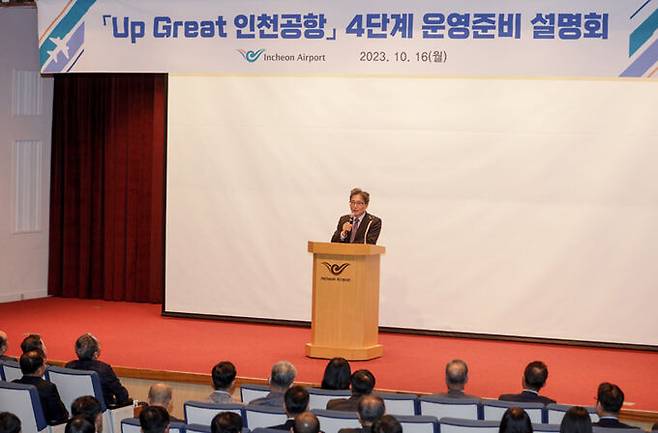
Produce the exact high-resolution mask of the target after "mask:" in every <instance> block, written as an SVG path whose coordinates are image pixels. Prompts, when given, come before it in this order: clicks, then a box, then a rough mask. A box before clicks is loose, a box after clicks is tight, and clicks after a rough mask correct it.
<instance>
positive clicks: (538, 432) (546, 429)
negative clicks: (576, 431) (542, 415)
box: [532, 423, 560, 433]
mask: <svg viewBox="0 0 658 433" xmlns="http://www.w3.org/2000/svg"><path fill="white" fill-rule="evenodd" d="M532 431H533V432H534V433H554V432H559V431H560V424H535V423H532Z"/></svg>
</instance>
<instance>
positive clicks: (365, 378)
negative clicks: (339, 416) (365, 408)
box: [327, 370, 375, 412]
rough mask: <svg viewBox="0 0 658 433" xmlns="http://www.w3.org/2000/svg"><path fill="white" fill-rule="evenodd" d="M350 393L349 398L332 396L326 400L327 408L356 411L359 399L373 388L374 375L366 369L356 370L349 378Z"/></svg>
mask: <svg viewBox="0 0 658 433" xmlns="http://www.w3.org/2000/svg"><path fill="white" fill-rule="evenodd" d="M350 385H351V386H350V388H351V390H352V395H351V396H350V397H349V398H334V399H332V400H329V401H328V402H327V409H330V410H344V411H348V412H356V411H357V410H358V406H359V399H360V398H361V397H362V396H364V395H369V394H370V393H372V390H373V389H374V388H375V376H374V375H373V374H372V373H371V372H370V371H368V370H357V371H355V372H354V373H352V377H351V378H350Z"/></svg>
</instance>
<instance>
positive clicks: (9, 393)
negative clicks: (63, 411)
mask: <svg viewBox="0 0 658 433" xmlns="http://www.w3.org/2000/svg"><path fill="white" fill-rule="evenodd" d="M0 412H11V413H13V414H14V415H16V416H17V417H18V418H19V419H20V420H21V424H22V431H23V433H28V432H29V433H32V432H37V433H63V432H64V427H65V424H58V425H55V426H49V425H48V423H47V421H46V417H45V416H44V414H43V408H42V406H41V400H39V393H38V392H37V389H36V387H34V386H32V385H23V384H19V383H10V382H0Z"/></svg>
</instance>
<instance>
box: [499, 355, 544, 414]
mask: <svg viewBox="0 0 658 433" xmlns="http://www.w3.org/2000/svg"><path fill="white" fill-rule="evenodd" d="M546 379H548V368H547V367H546V364H544V363H543V362H541V361H533V362H531V363H530V364H528V365H527V366H526V368H525V371H524V372H523V379H522V383H523V388H524V389H523V391H521V393H519V394H503V395H501V396H500V397H498V400H503V401H517V402H527V403H543V404H550V403H555V400H553V399H551V398H548V397H544V396H543V395H539V390H540V389H542V388H543V387H544V385H546Z"/></svg>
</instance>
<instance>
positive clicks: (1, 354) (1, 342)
mask: <svg viewBox="0 0 658 433" xmlns="http://www.w3.org/2000/svg"><path fill="white" fill-rule="evenodd" d="M7 349H9V339H8V338H7V333H6V332H5V331H0V361H16V358H14V357H12V356H7V355H5V353H6V352H7Z"/></svg>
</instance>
